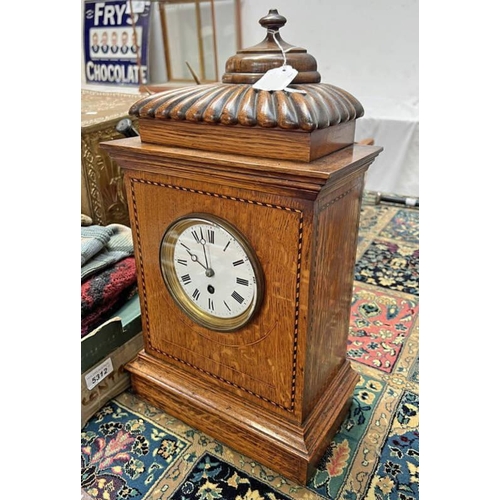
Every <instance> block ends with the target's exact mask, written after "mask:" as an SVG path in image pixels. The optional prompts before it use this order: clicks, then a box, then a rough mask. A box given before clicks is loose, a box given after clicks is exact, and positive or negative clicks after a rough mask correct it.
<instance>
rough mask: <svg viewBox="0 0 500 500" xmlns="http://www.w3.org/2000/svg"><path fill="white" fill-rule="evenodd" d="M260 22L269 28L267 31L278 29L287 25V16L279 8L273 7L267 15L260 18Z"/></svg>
mask: <svg viewBox="0 0 500 500" xmlns="http://www.w3.org/2000/svg"><path fill="white" fill-rule="evenodd" d="M259 23H260V25H261V26H262V27H263V28H267V31H269V30H272V31H277V30H279V29H280V28H283V26H285V24H286V17H284V16H282V15H281V14H279V13H278V10H277V9H271V10H270V11H269V14H267V16H264V17H262V18H261V19H260V20H259Z"/></svg>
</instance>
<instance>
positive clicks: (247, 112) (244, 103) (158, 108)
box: [130, 83, 364, 132]
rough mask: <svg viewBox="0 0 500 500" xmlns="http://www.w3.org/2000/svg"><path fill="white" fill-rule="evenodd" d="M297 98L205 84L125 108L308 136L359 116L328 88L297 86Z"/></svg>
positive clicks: (357, 107)
mask: <svg viewBox="0 0 500 500" xmlns="http://www.w3.org/2000/svg"><path fill="white" fill-rule="evenodd" d="M290 87H291V88H292V89H295V90H303V91H304V92H305V94H301V93H298V92H297V93H296V92H287V91H284V90H279V91H265V90H256V89H254V88H253V87H252V85H249V84H225V83H220V84H208V85H197V86H194V87H185V88H181V89H174V90H168V91H165V92H160V93H157V94H153V95H150V96H147V97H145V98H143V99H141V100H140V101H138V102H136V103H135V104H134V105H133V106H132V107H131V108H130V114H131V115H134V116H137V117H139V118H155V119H160V120H161V119H163V120H169V119H172V120H185V121H188V122H203V123H211V124H222V125H241V126H244V127H254V126H259V127H266V128H273V127H278V128H282V129H287V130H293V129H300V130H304V131H307V132H312V131H313V130H316V129H320V128H326V127H331V126H332V125H338V124H340V123H343V122H347V121H350V120H355V119H356V118H359V117H361V116H363V113H364V111H363V107H362V106H361V103H360V102H359V101H358V100H357V99H356V98H355V97H353V96H352V95H351V94H349V93H348V92H346V91H345V90H342V89H340V88H338V87H335V86H333V85H329V84H321V83H318V84H296V85H290Z"/></svg>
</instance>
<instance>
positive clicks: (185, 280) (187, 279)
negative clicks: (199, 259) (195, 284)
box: [181, 274, 191, 285]
mask: <svg viewBox="0 0 500 500" xmlns="http://www.w3.org/2000/svg"><path fill="white" fill-rule="evenodd" d="M181 280H182V282H183V283H184V284H185V285H189V283H191V276H189V274H185V275H184V276H181Z"/></svg>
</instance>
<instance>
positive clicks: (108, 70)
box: [83, 0, 151, 86]
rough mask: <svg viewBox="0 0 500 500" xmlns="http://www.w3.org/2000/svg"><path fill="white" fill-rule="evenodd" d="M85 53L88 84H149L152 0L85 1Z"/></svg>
mask: <svg viewBox="0 0 500 500" xmlns="http://www.w3.org/2000/svg"><path fill="white" fill-rule="evenodd" d="M84 5H85V12H84V33H83V43H84V54H85V80H86V82H87V83H88V84H105V85H135V86H138V85H143V84H146V83H148V38H149V18H150V11H151V2H149V1H131V0H121V1H120V0H116V1H101V2H96V1H87V0H86V1H85V4H84Z"/></svg>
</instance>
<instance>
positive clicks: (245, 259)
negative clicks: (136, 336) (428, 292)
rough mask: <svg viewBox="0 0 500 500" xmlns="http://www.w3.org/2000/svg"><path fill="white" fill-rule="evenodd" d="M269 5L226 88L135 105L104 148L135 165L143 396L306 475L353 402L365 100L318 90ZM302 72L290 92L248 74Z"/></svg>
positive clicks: (369, 152)
mask: <svg viewBox="0 0 500 500" xmlns="http://www.w3.org/2000/svg"><path fill="white" fill-rule="evenodd" d="M285 22H286V19H285V18H284V17H283V16H281V15H280V14H278V12H277V11H275V10H272V11H270V12H269V14H268V15H267V16H265V17H263V18H262V19H261V20H260V23H261V25H262V26H263V27H264V28H265V29H266V30H267V35H266V38H265V39H264V40H263V41H262V42H261V43H260V44H258V45H256V46H254V47H250V48H248V49H243V50H240V51H238V52H237V53H236V54H235V55H234V56H232V57H231V58H229V59H228V60H227V62H226V72H225V74H224V75H223V77H222V82H220V83H215V84H207V85H195V86H192V87H183V88H180V89H173V90H167V91H165V92H159V93H156V94H152V95H149V96H146V97H143V98H141V99H140V100H139V101H138V102H136V103H135V104H133V105H132V107H131V109H130V114H131V115H132V116H135V117H136V118H137V119H138V124H139V132H140V137H134V138H126V139H120V140H115V141H111V142H107V143H104V144H102V147H103V148H105V149H106V150H107V151H108V152H109V154H110V155H111V156H112V157H113V158H114V159H115V160H116V161H117V163H118V164H119V165H120V167H121V168H122V170H123V172H124V182H125V185H126V187H127V199H128V203H129V211H130V214H131V225H132V230H133V235H134V245H135V255H136V259H137V269H138V285H139V293H140V300H141V310H142V322H143V335H144V345H145V347H144V350H143V351H142V352H141V353H139V355H138V357H137V358H136V359H135V360H133V361H132V362H131V363H130V364H129V365H128V366H127V369H128V370H129V371H130V373H131V378H132V386H133V389H134V390H135V391H136V393H138V394H139V395H140V396H141V397H143V398H144V399H146V400H148V401H150V402H152V403H153V404H155V405H157V406H159V407H161V408H163V409H164V410H165V411H167V412H168V413H170V414H172V415H174V416H176V417H178V418H180V419H181V420H183V421H185V422H186V423H187V424H189V425H191V426H193V427H195V428H198V429H200V430H202V431H204V432H206V433H207V434H209V435H211V436H212V437H214V438H216V439H218V440H220V441H222V442H224V443H226V444H227V445H229V446H231V447H232V448H234V449H235V450H238V451H240V452H241V453H244V454H246V455H247V456H250V457H252V458H254V459H256V460H257V461H259V462H261V463H262V464H264V465H267V466H269V467H270V468H272V469H274V470H275V471H277V472H279V473H281V474H282V475H284V476H285V477H288V478H290V479H292V480H294V481H296V482H298V483H301V484H305V483H306V481H307V479H308V477H309V476H310V474H311V473H312V472H313V470H314V467H315V465H316V464H317V461H318V460H319V459H320V458H321V456H322V455H323V453H324V452H325V450H326V448H327V447H328V444H329V443H330V441H331V439H332V436H333V434H334V433H335V432H336V431H337V430H338V427H339V426H340V424H341V423H342V420H343V418H344V417H345V415H346V412H347V410H348V408H349V405H350V402H351V398H352V393H353V390H354V387H355V385H356V383H357V381H358V375H357V374H356V372H355V371H354V370H353V369H352V368H351V366H350V364H349V362H348V360H347V359H346V350H347V335H348V329H349V318H350V306H351V296H352V284H353V271H354V264H355V255H356V246H357V234H358V224H359V216H360V205H361V197H362V192H363V186H364V175H365V172H366V170H367V169H368V167H369V165H370V164H371V163H372V162H373V160H374V159H375V158H376V156H377V155H378V154H379V153H380V151H381V148H380V147H375V146H366V145H360V144H356V143H355V142H354V131H355V120H356V119H357V118H359V117H360V116H362V115H363V107H362V106H361V104H360V103H359V101H358V100H357V99H356V98H354V97H353V96H352V95H351V94H349V93H348V92H346V91H344V90H342V89H340V88H338V87H335V86H333V85H330V84H324V83H321V76H320V74H319V72H318V71H317V63H316V60H315V59H314V57H312V56H311V55H310V54H308V53H307V51H306V50H305V49H303V48H300V47H296V46H293V45H290V44H288V43H287V42H285V41H284V40H283V39H282V38H281V36H280V31H279V30H280V28H282V27H283V26H284V24H285ZM285 60H286V65H288V66H290V67H292V68H293V69H294V70H295V71H296V76H295V78H294V80H293V81H292V82H291V83H290V84H289V85H288V87H286V88H284V89H282V90H259V89H257V88H255V87H254V83H255V82H257V81H259V80H260V79H261V77H262V76H263V75H264V74H265V73H266V72H267V71H268V70H271V69H275V68H281V67H283V66H284V62H285Z"/></svg>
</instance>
